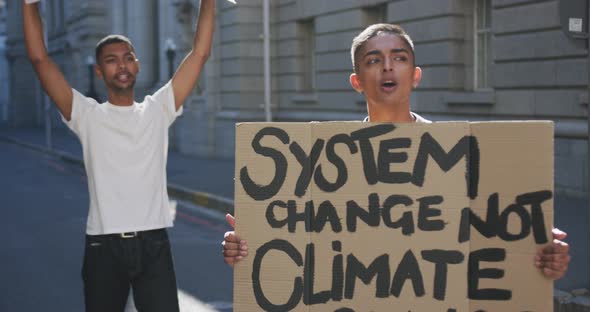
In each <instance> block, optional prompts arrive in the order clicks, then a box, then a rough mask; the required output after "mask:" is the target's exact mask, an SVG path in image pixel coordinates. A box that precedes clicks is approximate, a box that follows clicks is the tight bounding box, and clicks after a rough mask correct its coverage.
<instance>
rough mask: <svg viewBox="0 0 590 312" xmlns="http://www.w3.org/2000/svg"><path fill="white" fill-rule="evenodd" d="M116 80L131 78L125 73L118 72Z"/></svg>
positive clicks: (123, 80)
mask: <svg viewBox="0 0 590 312" xmlns="http://www.w3.org/2000/svg"><path fill="white" fill-rule="evenodd" d="M115 78H116V79H117V80H119V81H121V82H127V81H129V80H130V79H131V75H129V74H127V73H125V74H119V75H117V76H116V77H115Z"/></svg>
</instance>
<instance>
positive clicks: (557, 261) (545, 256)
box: [535, 228, 571, 280]
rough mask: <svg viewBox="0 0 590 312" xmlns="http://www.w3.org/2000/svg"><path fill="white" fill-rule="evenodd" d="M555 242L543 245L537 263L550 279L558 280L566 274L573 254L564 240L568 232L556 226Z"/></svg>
mask: <svg viewBox="0 0 590 312" xmlns="http://www.w3.org/2000/svg"><path fill="white" fill-rule="evenodd" d="M552 233H553V242H552V243H551V244H550V245H547V246H545V247H543V249H541V250H539V252H537V255H536V256H535V265H536V266H537V267H538V268H539V269H541V270H542V271H543V274H544V275H545V276H546V277H547V278H550V279H553V280H557V279H560V278H562V277H563V275H565V272H566V271H567V267H568V264H569V263H570V260H571V256H570V254H569V251H570V246H569V245H568V244H567V243H566V242H563V241H562V240H563V239H565V237H566V236H567V233H565V232H563V231H561V230H560V229H557V228H554V229H553V231H552Z"/></svg>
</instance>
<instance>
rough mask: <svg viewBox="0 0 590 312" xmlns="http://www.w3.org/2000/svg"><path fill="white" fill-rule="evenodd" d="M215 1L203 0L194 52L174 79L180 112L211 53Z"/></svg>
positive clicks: (175, 97) (177, 107)
mask: <svg viewBox="0 0 590 312" xmlns="http://www.w3.org/2000/svg"><path fill="white" fill-rule="evenodd" d="M214 15H215V0H201V5H200V8H199V19H198V22H197V31H196V33H195V37H194V39H193V47H192V50H191V51H190V52H189V53H188V54H187V56H186V57H185V58H184V60H183V61H182V63H181V64H180V66H179V67H178V69H177V70H176V73H175V74H174V76H173V77H172V88H173V89H174V103H175V104H176V109H177V110H178V109H179V108H180V106H181V105H182V104H183V103H184V100H186V98H187V97H188V96H189V94H190V93H191V91H192V90H193V88H194V86H195V84H196V83H197V81H198V80H199V76H200V75H201V71H202V70H203V66H204V65H205V62H206V61H207V59H208V58H209V54H210V53H211V41H212V40H213V29H214V18H215V16H214Z"/></svg>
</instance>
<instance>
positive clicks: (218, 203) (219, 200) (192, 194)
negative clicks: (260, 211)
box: [168, 183, 234, 214]
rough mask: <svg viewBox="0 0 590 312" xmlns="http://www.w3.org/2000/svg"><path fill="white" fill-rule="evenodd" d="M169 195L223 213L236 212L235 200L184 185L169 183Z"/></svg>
mask: <svg viewBox="0 0 590 312" xmlns="http://www.w3.org/2000/svg"><path fill="white" fill-rule="evenodd" d="M168 195H169V196H170V197H174V198H178V199H181V200H186V201H190V202H192V203H194V204H195V205H198V206H203V207H207V208H210V209H214V210H217V211H219V212H222V213H224V214H225V213H231V214H233V213H234V201H233V200H231V199H228V198H225V197H221V196H217V195H213V194H209V193H206V192H200V191H194V190H190V189H187V188H185V187H183V186H180V185H176V184H173V183H168Z"/></svg>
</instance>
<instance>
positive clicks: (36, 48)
mask: <svg viewBox="0 0 590 312" xmlns="http://www.w3.org/2000/svg"><path fill="white" fill-rule="evenodd" d="M23 21H24V23H23V24H24V30H25V43H26V45H27V55H28V57H29V60H30V61H31V64H33V68H34V69H35V72H36V73H37V77H38V78H39V80H40V81H41V85H42V86H43V89H45V92H47V94H48V95H49V97H50V98H51V99H52V100H53V102H54V103H55V104H56V106H57V109H59V111H60V112H61V114H62V115H63V116H64V117H65V118H66V119H67V120H70V119H71V117H72V96H73V95H72V87H70V84H69V83H68V82H67V81H66V79H65V77H64V75H63V74H62V72H61V71H60V69H59V68H58V67H57V65H56V64H55V63H54V62H53V61H52V60H51V59H50V58H49V55H48V54H47V48H46V47H45V42H44V40H43V24H42V22H41V17H40V16H39V9H38V7H37V3H34V4H25V3H24V1H23Z"/></svg>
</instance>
